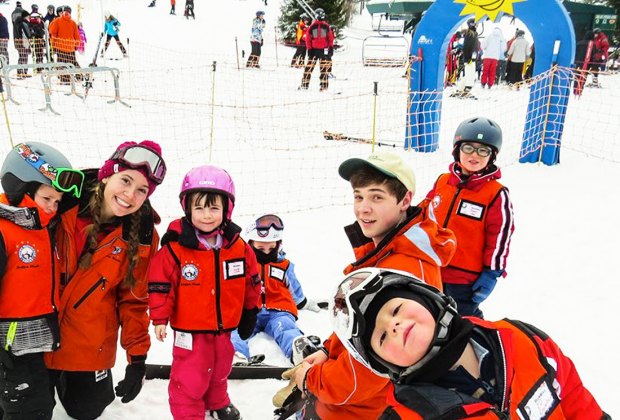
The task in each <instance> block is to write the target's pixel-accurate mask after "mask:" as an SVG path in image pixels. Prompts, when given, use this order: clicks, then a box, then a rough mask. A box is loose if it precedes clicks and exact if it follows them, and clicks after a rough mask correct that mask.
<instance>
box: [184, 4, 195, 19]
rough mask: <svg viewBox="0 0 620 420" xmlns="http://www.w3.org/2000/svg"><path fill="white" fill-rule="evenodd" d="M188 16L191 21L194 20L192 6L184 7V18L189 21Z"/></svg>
mask: <svg viewBox="0 0 620 420" xmlns="http://www.w3.org/2000/svg"><path fill="white" fill-rule="evenodd" d="M190 16H191V17H192V19H196V15H194V5H192V4H186V5H185V18H186V19H189V17H190Z"/></svg>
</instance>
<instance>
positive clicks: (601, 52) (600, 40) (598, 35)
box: [590, 28, 609, 87]
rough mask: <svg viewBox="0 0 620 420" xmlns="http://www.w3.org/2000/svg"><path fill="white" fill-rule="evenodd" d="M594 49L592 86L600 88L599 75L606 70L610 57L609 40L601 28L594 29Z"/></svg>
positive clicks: (591, 68) (591, 66)
mask: <svg viewBox="0 0 620 420" xmlns="http://www.w3.org/2000/svg"><path fill="white" fill-rule="evenodd" d="M593 32H594V49H593V50H592V59H591V64H590V70H591V71H592V85H593V86H595V87H600V85H599V83H598V73H599V72H600V71H604V70H605V65H606V64H607V57H609V40H608V39H607V35H605V32H603V31H601V30H600V29H599V28H594V31H593Z"/></svg>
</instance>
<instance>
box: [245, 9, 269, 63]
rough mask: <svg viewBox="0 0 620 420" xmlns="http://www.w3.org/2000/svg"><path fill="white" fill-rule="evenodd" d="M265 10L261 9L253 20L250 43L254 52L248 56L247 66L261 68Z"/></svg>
mask: <svg viewBox="0 0 620 420" xmlns="http://www.w3.org/2000/svg"><path fill="white" fill-rule="evenodd" d="M265 25H266V23H265V12H263V11H262V10H259V11H257V12H256V17H255V18H254V20H252V34H251V36H250V44H251V45H252V52H251V53H250V56H249V57H248V62H247V64H246V67H254V68H257V69H259V68H260V64H258V61H259V60H260V55H261V47H262V46H263V43H264V40H263V31H264V30H265Z"/></svg>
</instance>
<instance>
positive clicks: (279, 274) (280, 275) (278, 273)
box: [269, 266, 284, 281]
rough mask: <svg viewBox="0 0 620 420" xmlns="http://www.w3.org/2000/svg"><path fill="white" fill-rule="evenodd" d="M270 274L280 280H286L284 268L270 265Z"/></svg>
mask: <svg viewBox="0 0 620 420" xmlns="http://www.w3.org/2000/svg"><path fill="white" fill-rule="evenodd" d="M269 276H270V277H273V278H274V279H278V280H280V281H283V280H284V270H282V269H281V268H278V267H272V266H269Z"/></svg>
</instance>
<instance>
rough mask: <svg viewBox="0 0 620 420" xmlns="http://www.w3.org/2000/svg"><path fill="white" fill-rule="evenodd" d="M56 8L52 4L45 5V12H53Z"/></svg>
mask: <svg viewBox="0 0 620 420" xmlns="http://www.w3.org/2000/svg"><path fill="white" fill-rule="evenodd" d="M55 8H56V7H55V6H54V5H53V4H48V5H47V10H54V9H55Z"/></svg>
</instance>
